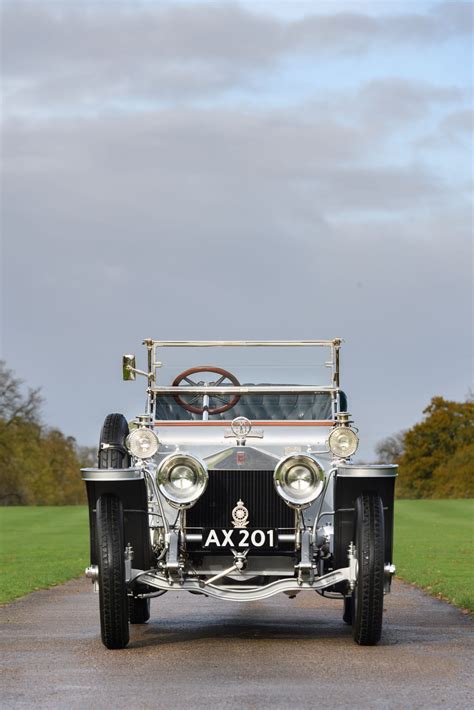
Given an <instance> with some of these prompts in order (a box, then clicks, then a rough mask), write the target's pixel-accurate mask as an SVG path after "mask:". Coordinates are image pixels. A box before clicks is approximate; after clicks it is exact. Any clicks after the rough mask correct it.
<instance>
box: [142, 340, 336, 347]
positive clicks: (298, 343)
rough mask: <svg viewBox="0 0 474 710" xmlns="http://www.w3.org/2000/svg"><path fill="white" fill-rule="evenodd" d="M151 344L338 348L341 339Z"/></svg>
mask: <svg viewBox="0 0 474 710" xmlns="http://www.w3.org/2000/svg"><path fill="white" fill-rule="evenodd" d="M148 343H152V344H153V345H154V346H155V347H159V348H215V347H235V348H240V347H257V348H260V347H273V348H292V347H324V346H326V347H331V346H335V347H338V346H339V345H340V344H341V343H342V339H341V338H334V340H145V341H144V342H143V344H144V345H146V344H148Z"/></svg>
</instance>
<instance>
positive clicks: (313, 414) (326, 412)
mask: <svg viewBox="0 0 474 710" xmlns="http://www.w3.org/2000/svg"><path fill="white" fill-rule="evenodd" d="M251 386H252V384H245V387H251ZM261 386H262V387H264V386H266V383H264V384H262V385H261ZM183 389H184V388H183ZM183 399H184V395H183ZM344 399H345V395H344ZM341 404H342V398H341ZM221 405H222V401H220V400H213V399H212V397H211V407H213V406H214V407H218V406H221ZM234 417H247V418H248V419H251V420H255V419H257V420H258V419H263V420H275V419H283V420H285V419H289V420H296V421H298V420H303V421H304V420H309V421H311V420H318V419H321V420H327V419H331V417H332V414H331V396H330V394H329V393H328V394H326V393H325V392H324V393H318V394H306V393H303V394H292V393H275V394H268V393H257V392H256V393H255V394H244V395H242V396H241V398H240V400H239V401H238V402H237V404H236V405H235V406H234V407H232V409H229V410H227V412H223V413H222V414H215V415H211V416H210V417H209V419H210V420H211V421H212V420H213V421H219V420H221V421H222V420H232V419H234ZM156 419H170V420H199V419H202V415H201V414H192V413H191V412H187V411H186V410H185V409H183V408H182V407H180V405H179V404H177V403H176V402H175V400H174V398H173V397H171V396H169V395H166V396H163V397H158V398H157V403H156Z"/></svg>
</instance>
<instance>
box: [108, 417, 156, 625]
mask: <svg viewBox="0 0 474 710" xmlns="http://www.w3.org/2000/svg"><path fill="white" fill-rule="evenodd" d="M128 434H129V429H128V422H127V420H126V419H125V417H124V416H123V414H117V413H115V414H108V415H107V416H106V418H105V421H104V424H103V426H102V431H101V432H100V444H99V468H127V466H130V455H129V453H128V451H127V450H126V448H125V439H126V438H127V436H128ZM128 606H129V617H130V623H131V624H145V623H146V622H147V621H148V619H149V618H150V600H149V599H133V598H132V597H129V598H128Z"/></svg>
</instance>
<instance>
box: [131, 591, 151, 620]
mask: <svg viewBox="0 0 474 710" xmlns="http://www.w3.org/2000/svg"><path fill="white" fill-rule="evenodd" d="M128 612H129V618H130V623H131V624H146V622H147V621H148V619H149V618H150V600H149V599H134V598H133V597H129V598H128Z"/></svg>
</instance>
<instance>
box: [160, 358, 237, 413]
mask: <svg viewBox="0 0 474 710" xmlns="http://www.w3.org/2000/svg"><path fill="white" fill-rule="evenodd" d="M202 372H205V373H212V374H213V375H220V377H219V379H218V380H216V381H215V382H211V381H208V382H207V385H208V386H209V387H220V386H221V385H222V384H223V383H224V382H225V381H226V380H228V381H229V383H230V385H233V386H234V387H240V382H239V381H238V379H237V378H236V377H235V375H233V374H232V373H231V372H228V370H224V369H223V368H222V367H214V366H212V365H200V366H199V367H191V368H189V370H185V371H184V372H181V373H180V374H179V375H177V377H175V378H174V380H173V385H172V386H173V387H179V386H180V385H181V383H182V382H187V383H188V385H190V386H191V387H199V386H206V383H205V381H203V382H199V384H198V383H197V382H194V380H192V379H191V377H190V375H195V374H198V373H199V374H200V373H202ZM186 389H187V388H186V387H183V388H182V390H183V394H182V395H181V394H176V395H174V399H175V402H176V403H177V404H179V405H180V407H182V408H183V409H185V410H186V411H187V412H192V413H193V414H203V412H204V411H207V412H208V413H209V414H222V413H223V412H227V411H228V410H229V409H232V407H234V406H235V405H236V404H237V402H238V401H239V399H240V394H234V393H231V392H230V393H229V397H230V399H229V398H226V397H225V395H222V394H213V393H212V392H210V393H209V400H217V401H218V402H222V404H221V406H219V407H207V408H206V407H204V406H200V407H199V406H196V405H195V404H194V402H196V401H197V400H199V399H201V400H202V401H203V400H204V394H195V395H194V396H193V395H192V393H190V395H188V396H191V399H190V400H189V401H185V400H184V399H183V397H184V396H185V395H186Z"/></svg>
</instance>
